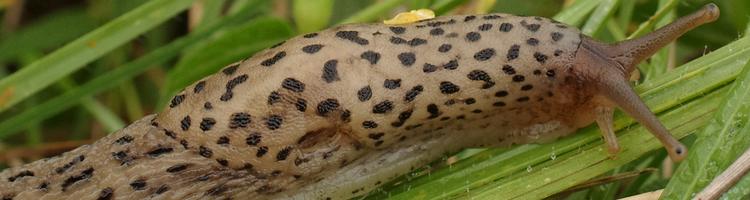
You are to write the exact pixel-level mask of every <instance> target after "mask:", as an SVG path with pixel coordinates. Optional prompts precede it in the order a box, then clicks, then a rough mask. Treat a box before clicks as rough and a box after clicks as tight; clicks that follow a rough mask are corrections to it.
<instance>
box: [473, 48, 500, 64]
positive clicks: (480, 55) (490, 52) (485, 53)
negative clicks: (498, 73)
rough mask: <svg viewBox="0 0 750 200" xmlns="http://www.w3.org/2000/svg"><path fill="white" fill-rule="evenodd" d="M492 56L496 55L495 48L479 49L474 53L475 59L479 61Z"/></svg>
mask: <svg viewBox="0 0 750 200" xmlns="http://www.w3.org/2000/svg"><path fill="white" fill-rule="evenodd" d="M492 56H495V49H493V48H486V49H482V50H480V51H478V52H477V53H475V54H474V59H476V60H478V61H486V60H489V59H490V58H492Z"/></svg>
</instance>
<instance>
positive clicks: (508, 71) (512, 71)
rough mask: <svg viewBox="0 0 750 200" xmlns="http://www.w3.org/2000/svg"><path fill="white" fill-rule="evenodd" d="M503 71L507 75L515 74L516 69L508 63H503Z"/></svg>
mask: <svg viewBox="0 0 750 200" xmlns="http://www.w3.org/2000/svg"><path fill="white" fill-rule="evenodd" d="M502 69H503V72H504V73H505V74H507V75H513V74H516V69H514V68H513V66H510V65H503V68H502Z"/></svg>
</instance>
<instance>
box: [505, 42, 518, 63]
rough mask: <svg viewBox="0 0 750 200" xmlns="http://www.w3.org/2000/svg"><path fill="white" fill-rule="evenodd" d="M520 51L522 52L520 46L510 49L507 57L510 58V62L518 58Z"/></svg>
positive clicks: (513, 46)
mask: <svg viewBox="0 0 750 200" xmlns="http://www.w3.org/2000/svg"><path fill="white" fill-rule="evenodd" d="M520 51H521V46H520V45H517V44H514V45H512V46H510V49H508V54H507V55H506V57H507V58H508V61H511V60H514V59H516V58H518V54H519V52H520Z"/></svg>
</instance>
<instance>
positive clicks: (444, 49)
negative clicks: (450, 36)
mask: <svg viewBox="0 0 750 200" xmlns="http://www.w3.org/2000/svg"><path fill="white" fill-rule="evenodd" d="M451 48H453V46H451V45H450V44H442V45H440V47H438V51H439V52H441V53H445V52H448V51H450V50H451Z"/></svg>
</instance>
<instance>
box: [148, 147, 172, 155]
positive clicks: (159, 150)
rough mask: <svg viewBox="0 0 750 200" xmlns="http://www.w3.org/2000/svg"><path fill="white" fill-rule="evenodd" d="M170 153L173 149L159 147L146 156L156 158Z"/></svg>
mask: <svg viewBox="0 0 750 200" xmlns="http://www.w3.org/2000/svg"><path fill="white" fill-rule="evenodd" d="M172 151H174V149H172V148H171V147H159V148H156V149H154V150H151V151H149V152H147V153H146V154H147V155H148V156H149V157H152V158H156V157H159V156H161V155H162V154H167V153H172Z"/></svg>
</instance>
